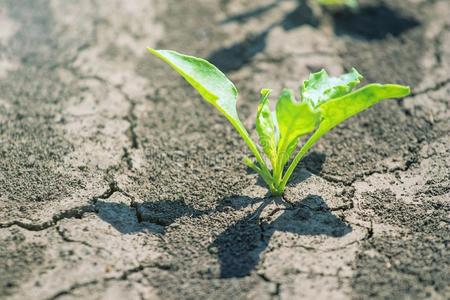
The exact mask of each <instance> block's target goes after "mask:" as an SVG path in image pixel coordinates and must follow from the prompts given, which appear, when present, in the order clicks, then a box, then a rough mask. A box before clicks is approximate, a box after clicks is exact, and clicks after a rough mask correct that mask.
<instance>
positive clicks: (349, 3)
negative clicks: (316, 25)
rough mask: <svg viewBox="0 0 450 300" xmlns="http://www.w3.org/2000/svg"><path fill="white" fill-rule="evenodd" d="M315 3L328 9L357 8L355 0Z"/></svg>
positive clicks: (331, 0)
mask: <svg viewBox="0 0 450 300" xmlns="http://www.w3.org/2000/svg"><path fill="white" fill-rule="evenodd" d="M316 1H317V3H319V4H320V5H323V6H329V7H339V6H348V7H350V8H357V7H358V1H357V0H316Z"/></svg>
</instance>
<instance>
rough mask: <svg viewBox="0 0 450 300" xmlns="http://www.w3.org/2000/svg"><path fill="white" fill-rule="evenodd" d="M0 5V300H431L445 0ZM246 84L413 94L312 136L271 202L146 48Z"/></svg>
mask: <svg viewBox="0 0 450 300" xmlns="http://www.w3.org/2000/svg"><path fill="white" fill-rule="evenodd" d="M360 3H361V8H360V10H359V11H358V12H348V11H326V10H325V11H324V10H321V9H320V8H319V7H317V6H316V5H314V4H313V3H312V1H309V2H305V1H297V0H284V1H273V0H267V1H265V0H261V1H254V0H217V1H211V0H178V1H176V0H146V1H138V0H130V1H121V0H110V1H99V0H76V1H75V0H67V1H60V0H0V298H1V299H10V300H13V299H49V300H50V299H217V300H218V299H450V233H449V232H450V231H449V230H450V200H449V198H450V197H449V196H450V171H449V167H450V150H449V149H450V139H449V130H450V122H449V118H450V109H449V103H450V100H449V99H450V17H449V16H450V1H448V0H392V1H387V0H384V1H381V0H380V1H376V0H374V1H364V0H362V1H360ZM146 46H153V47H156V48H169V49H176V50H179V51H181V52H185V53H190V54H194V55H196V56H200V57H205V58H208V59H209V60H210V61H212V62H213V63H215V64H216V65H217V66H219V67H220V68H221V69H222V70H223V71H224V72H226V73H227V75H229V76H230V78H231V79H232V80H233V81H234V82H235V83H236V85H237V87H238V89H239V90H240V101H239V104H238V106H239V111H240V115H241V118H242V119H243V121H244V123H245V125H246V126H247V127H248V128H250V129H252V128H254V123H253V122H254V121H253V120H254V117H253V114H254V112H255V109H256V106H257V101H258V92H259V89H260V88H263V87H269V88H272V89H274V91H275V92H274V93H275V94H276V93H278V92H279V91H280V90H281V88H283V87H289V88H294V89H297V88H298V86H299V84H300V82H301V80H303V79H305V78H306V76H308V74H309V73H310V72H311V71H317V70H319V69H320V68H325V69H327V70H328V71H329V72H330V73H332V74H333V75H337V74H339V73H341V72H343V71H345V70H348V69H349V68H351V67H353V66H354V67H356V68H357V69H359V70H360V71H361V73H362V74H364V75H365V78H366V82H381V83H388V82H396V83H402V84H408V85H410V86H411V87H412V88H413V93H412V94H411V95H410V96H408V97H406V98H405V99H402V100H400V101H394V100H388V101H385V102H383V103H380V104H378V105H376V106H375V107H373V108H371V109H370V110H369V111H367V112H364V113H362V114H361V115H359V116H357V117H354V118H353V119H350V120H348V121H347V122H345V123H344V124H342V125H340V126H338V127H337V128H336V129H335V130H334V131H333V132H331V133H330V134H328V136H327V137H326V138H325V139H323V140H322V141H320V142H319V143H318V144H317V145H316V146H315V147H314V149H313V151H312V152H310V153H309V155H308V156H307V157H306V158H305V160H304V161H303V162H302V164H301V165H300V166H299V167H298V168H297V170H296V171H295V172H294V176H293V178H292V180H291V182H290V184H289V186H288V188H287V191H286V194H285V195H284V197H283V198H269V197H267V190H266V189H265V187H264V186H263V185H262V184H261V182H260V181H259V180H258V178H257V176H256V175H255V174H253V173H252V172H250V171H249V170H247V169H246V168H245V167H244V166H243V164H242V163H241V162H240V160H241V158H242V157H243V155H245V154H247V150H246V148H245V145H244V144H243V142H242V141H241V140H240V139H239V137H238V135H237V134H236V133H235V132H234V131H233V129H232V127H231V126H230V125H229V124H228V123H227V122H226V120H225V119H224V118H223V117H222V116H221V115H220V114H219V113H218V112H216V111H214V110H213V109H212V108H211V107H210V106H208V105H207V104H206V103H205V102H203V101H202V100H200V97H199V96H198V94H197V93H196V92H195V91H193V89H191V88H190V87H188V85H187V84H186V83H185V82H183V80H182V79H180V78H179V76H177V75H176V74H174V72H172V71H171V70H169V68H168V67H167V66H165V65H164V64H163V63H161V62H159V61H157V60H156V59H154V58H153V57H150V55H149V54H147V53H146V51H145V47H146Z"/></svg>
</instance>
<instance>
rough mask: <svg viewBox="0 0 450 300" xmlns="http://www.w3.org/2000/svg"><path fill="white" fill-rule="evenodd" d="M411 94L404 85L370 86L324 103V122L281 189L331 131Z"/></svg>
mask: <svg viewBox="0 0 450 300" xmlns="http://www.w3.org/2000/svg"><path fill="white" fill-rule="evenodd" d="M410 92H411V90H410V88H409V87H407V86H402V85H396V84H385V85H382V84H369V85H366V86H365V87H363V88H361V89H358V90H356V91H354V92H352V93H350V94H347V95H344V96H342V97H339V98H335V99H332V100H330V101H328V102H325V103H323V104H322V105H321V106H320V107H319V110H320V112H321V114H322V121H321V122H320V125H319V128H318V129H317V130H316V131H315V132H314V134H313V135H312V136H311V137H310V138H309V140H308V141H307V142H306V143H305V145H303V147H302V149H300V151H299V152H298V153H297V155H296V156H295V158H294V160H293V161H292V163H291V165H290V166H289V168H288V170H287V171H286V174H285V175H284V177H283V180H282V184H281V186H280V189H284V187H285V186H286V183H287V181H288V180H289V177H290V176H291V175H292V172H293V171H294V169H295V167H296V166H297V164H298V163H299V161H300V159H302V157H303V156H304V155H305V154H306V152H308V150H309V149H310V148H311V147H312V146H313V145H314V144H315V143H316V142H317V141H318V140H319V139H320V138H321V137H322V136H323V135H325V134H326V133H327V132H329V131H330V130H331V129H333V128H334V127H336V126H337V125H338V124H340V123H342V122H343V121H345V120H346V119H348V118H350V117H352V116H354V115H356V114H358V113H360V112H362V111H364V110H366V109H367V108H369V107H371V106H372V105H374V104H376V103H378V102H380V101H381V100H384V99H389V98H401V97H405V96H407V95H409V94H410Z"/></svg>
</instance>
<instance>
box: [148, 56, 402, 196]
mask: <svg viewBox="0 0 450 300" xmlns="http://www.w3.org/2000/svg"><path fill="white" fill-rule="evenodd" d="M148 50H149V51H150V52H151V53H152V54H154V55H155V56H157V57H158V58H160V59H162V60H163V61H164V62H166V63H167V64H169V65H170V66H171V67H172V68H173V69H174V70H175V71H177V72H178V73H179V74H180V75H181V76H182V77H184V79H186V81H187V82H188V83H190V84H191V85H192V86H193V87H194V88H195V89H196V90H197V91H198V92H199V93H200V95H201V96H202V97H203V98H204V99H205V100H206V101H207V102H209V103H211V104H212V105H213V106H215V107H216V108H217V109H218V110H219V111H220V112H221V113H222V114H223V115H224V116H225V117H226V118H227V119H228V121H229V122H230V123H231V124H232V125H233V126H234V128H235V129H236V130H237V132H238V133H239V134H240V136H241V137H242V138H243V140H244V141H245V143H246V144H247V145H248V147H249V148H250V150H251V152H252V153H253V155H254V156H255V159H256V162H254V161H253V160H251V159H250V158H248V157H245V158H244V159H243V160H244V163H245V164H247V166H249V167H250V168H251V169H253V170H254V171H255V172H256V173H258V174H259V175H260V176H261V178H262V179H263V180H264V182H265V183H266V184H267V186H268V187H269V190H270V192H271V193H272V195H274V196H279V195H282V194H283V192H284V190H285V188H286V184H287V182H288V180H289V178H290V177H291V175H292V172H293V171H294V169H295V167H296V166H297V164H298V163H299V162H300V160H301V159H302V158H303V156H304V155H305V154H306V153H307V152H308V150H309V149H310V148H311V147H312V146H313V145H314V144H315V143H316V142H317V141H318V140H319V139H320V138H321V137H322V136H323V135H325V134H326V133H327V132H329V131H330V130H331V129H333V128H334V127H336V126H337V125H338V124H340V123H342V122H343V121H345V120H346V119H348V118H350V117H352V116H354V115H356V114H358V113H360V112H362V111H364V110H365V109H367V108H369V107H371V106H372V105H374V104H375V103H377V102H379V101H381V100H383V99H388V98H401V97H404V96H407V95H408V94H409V93H410V89H409V87H407V86H402V85H395V84H384V85H382V84H368V85H366V86H364V87H362V88H360V89H357V90H354V88H355V87H356V86H357V85H358V84H359V83H360V80H361V79H362V76H361V75H360V74H359V73H358V71H356V69H352V70H351V71H350V72H349V73H347V74H344V75H341V76H339V77H329V76H328V74H327V72H326V71H325V70H322V71H320V72H317V73H313V74H311V75H310V77H309V79H308V80H305V81H304V82H303V85H302V86H301V88H300V96H301V100H302V101H301V102H297V101H296V100H295V97H294V92H293V91H292V90H290V89H283V91H282V92H281V95H280V97H279V99H278V102H277V104H276V107H275V111H271V110H270V108H269V94H270V90H269V89H262V90H261V98H260V101H259V105H258V110H257V113H256V132H257V134H258V136H259V140H260V144H261V148H262V150H263V152H264V154H265V156H266V157H265V158H264V157H263V156H262V155H261V152H260V149H259V148H258V147H257V146H256V144H255V142H254V141H253V140H252V139H251V137H250V135H249V133H248V131H247V130H246V129H245V127H244V125H243V124H242V122H241V120H240V119H239V116H238V113H237V110H236V102H237V96H238V93H237V89H236V87H235V86H234V84H233V83H232V82H231V81H230V80H229V79H228V78H227V77H226V76H225V75H224V74H223V73H222V72H221V71H220V70H219V69H218V68H217V67H215V66H214V65H212V64H211V63H209V62H208V61H206V60H204V59H201V58H197V57H194V56H188V55H184V54H180V53H178V52H175V51H170V50H154V49H151V48H148ZM308 135H310V136H309V139H307V140H306V143H305V144H304V145H303V147H301V148H300V151H299V152H297V154H296V155H295V156H294V158H293V160H292V161H291V163H290V165H289V167H288V168H287V169H286V165H287V163H288V162H289V159H290V158H291V156H292V154H293V152H294V151H295V149H296V148H297V145H298V143H299V141H300V139H301V138H302V137H306V136H308Z"/></svg>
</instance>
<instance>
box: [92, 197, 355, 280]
mask: <svg viewBox="0 0 450 300" xmlns="http://www.w3.org/2000/svg"><path fill="white" fill-rule="evenodd" d="M273 202H279V203H278V204H283V205H284V206H285V208H283V209H282V210H280V211H282V213H281V214H279V216H278V217H277V218H276V219H275V220H272V221H270V222H266V221H262V220H261V214H262V212H263V211H264V209H265V208H266V207H267V206H268V205H269V204H271V203H273ZM281 202H283V203H281ZM255 204H259V207H258V208H257V209H256V210H252V212H250V213H247V214H246V215H245V216H244V217H242V218H241V219H239V220H238V221H237V222H235V223H234V224H233V225H231V226H229V227H228V228H227V229H225V230H224V231H223V232H222V233H221V234H219V235H218V236H217V238H215V240H214V241H213V242H212V243H211V244H210V246H209V250H210V253H213V251H215V252H216V253H217V258H218V260H219V264H220V277H221V278H233V277H244V276H247V275H249V274H250V272H251V271H252V270H253V269H254V268H255V266H257V264H258V263H259V258H260V254H261V253H262V252H263V251H264V250H265V249H266V247H267V246H268V242H269V241H270V238H271V237H272V235H273V234H274V233H275V232H277V231H282V232H290V233H293V234H295V235H297V236H299V237H300V236H316V235H326V236H331V237H342V236H344V235H346V234H348V233H350V232H351V231H352V228H351V227H350V226H349V225H348V224H346V223H345V222H344V221H342V220H341V219H340V218H338V217H337V216H335V215H334V214H333V213H332V211H331V210H330V209H329V207H328V206H327V205H326V203H325V201H324V200H323V199H322V197H320V196H317V195H309V196H307V197H306V198H304V199H301V200H300V201H298V202H296V203H293V204H287V203H286V202H285V201H284V200H282V198H279V197H278V198H273V197H268V198H264V199H260V198H251V197H232V198H225V199H223V200H222V201H220V203H219V204H218V206H217V207H215V208H213V209H208V210H197V209H194V208H193V207H192V206H190V205H186V204H184V203H183V202H182V201H159V202H144V203H142V204H139V205H134V207H133V206H130V205H127V204H125V203H116V202H109V201H107V200H105V199H103V200H102V199H98V200H97V202H96V204H95V206H96V213H97V215H98V216H99V217H100V218H101V219H102V220H103V221H105V222H107V223H109V224H110V225H111V226H113V227H114V228H115V229H116V230H118V231H119V232H121V233H122V234H135V233H139V232H149V233H152V234H158V235H164V234H165V227H166V226H168V225H170V224H171V223H173V222H175V221H176V220H177V219H178V218H181V217H186V216H189V217H194V218H195V217H200V216H202V215H207V214H212V213H214V212H218V211H224V210H228V209H229V208H230V207H232V208H233V209H235V210H240V209H243V208H245V207H248V206H250V205H255ZM286 204H287V205H286ZM212 249H215V250H212ZM211 250H212V251H211Z"/></svg>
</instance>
